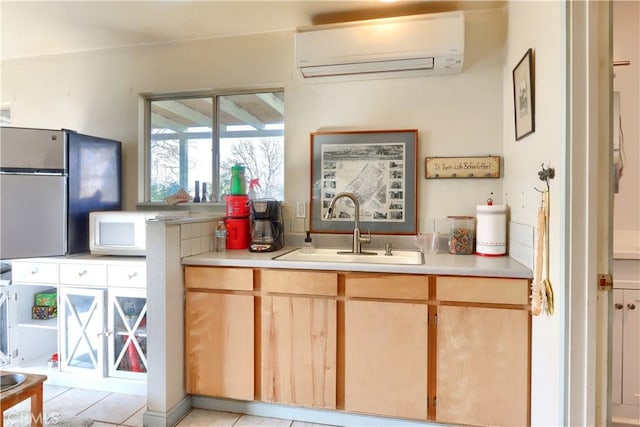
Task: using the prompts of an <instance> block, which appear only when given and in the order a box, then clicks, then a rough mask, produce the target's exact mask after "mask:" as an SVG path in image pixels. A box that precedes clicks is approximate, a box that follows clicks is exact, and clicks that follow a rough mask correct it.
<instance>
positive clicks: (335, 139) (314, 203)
mask: <svg viewBox="0 0 640 427" xmlns="http://www.w3.org/2000/svg"><path fill="white" fill-rule="evenodd" d="M417 140H418V131H417V130H415V129H413V130H390V131H350V132H317V133H312V134H311V213H310V231H312V232H315V233H318V232H325V233H351V232H353V228H354V220H355V208H354V205H353V203H352V202H351V200H349V199H348V198H346V197H343V198H340V199H338V200H336V204H335V207H334V216H333V218H332V219H326V213H327V208H328V206H329V204H330V202H331V200H332V199H333V198H334V197H335V196H336V195H337V194H339V193H341V192H349V193H353V194H355V195H356V196H357V199H358V200H359V205H360V218H359V219H360V230H361V231H362V232H363V233H367V231H369V230H370V231H371V234H415V233H416V206H417V204H416V182H417V173H416V171H417V163H416V158H417V157H416V154H417Z"/></svg>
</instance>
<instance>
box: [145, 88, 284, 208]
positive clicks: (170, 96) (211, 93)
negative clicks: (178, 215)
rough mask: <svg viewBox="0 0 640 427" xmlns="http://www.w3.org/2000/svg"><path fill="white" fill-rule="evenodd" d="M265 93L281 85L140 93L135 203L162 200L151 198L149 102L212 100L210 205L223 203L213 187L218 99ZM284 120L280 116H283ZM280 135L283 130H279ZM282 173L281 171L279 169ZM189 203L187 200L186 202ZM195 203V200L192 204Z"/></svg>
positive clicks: (217, 169) (216, 171) (217, 176)
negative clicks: (141, 118) (211, 193)
mask: <svg viewBox="0 0 640 427" xmlns="http://www.w3.org/2000/svg"><path fill="white" fill-rule="evenodd" d="M266 92H282V93H283V94H284V92H285V90H284V87H258V88H249V89H247V88H245V89H235V90H234V89H224V90H206V91H179V92H169V93H147V94H142V95H141V96H140V105H139V109H140V111H139V114H140V116H141V117H143V120H141V123H143V125H142V129H140V131H139V137H140V140H141V141H142V144H139V145H138V159H139V160H138V165H139V168H138V170H139V172H138V204H140V205H150V206H163V205H165V203H164V202H161V201H152V200H151V104H152V102H154V101H164V100H176V99H188V98H207V97H208V98H211V99H212V108H213V111H212V120H211V136H212V141H211V144H212V147H211V148H212V149H211V155H212V159H211V167H212V170H211V174H212V175H211V183H212V190H213V188H215V189H216V201H214V202H208V203H207V204H208V205H209V206H211V205H214V206H215V205H220V206H221V205H223V204H224V201H223V200H220V199H219V198H220V196H219V195H218V194H217V193H218V191H217V189H218V188H219V187H220V185H219V184H220V182H219V181H220V126H219V122H218V98H219V97H223V96H233V95H244V94H247V95H249V94H258V93H266ZM283 121H284V117H283ZM283 138H284V131H283ZM283 174H284V171H283ZM190 205H191V203H190ZM194 205H198V203H194Z"/></svg>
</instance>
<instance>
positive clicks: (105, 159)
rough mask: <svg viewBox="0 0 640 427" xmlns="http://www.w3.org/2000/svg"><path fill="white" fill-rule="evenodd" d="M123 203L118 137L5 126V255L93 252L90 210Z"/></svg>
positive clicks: (0, 162)
mask: <svg viewBox="0 0 640 427" xmlns="http://www.w3.org/2000/svg"><path fill="white" fill-rule="evenodd" d="M121 209H122V146H121V143H120V142H119V141H114V140H110V139H106V138H99V137H95V136H90V135H84V134H80V133H77V132H74V131H70V130H50V129H31V128H17V127H2V128H0V259H14V258H30V257H42V256H59V255H71V254H76V253H83V252H88V251H89V212H91V211H100V210H121Z"/></svg>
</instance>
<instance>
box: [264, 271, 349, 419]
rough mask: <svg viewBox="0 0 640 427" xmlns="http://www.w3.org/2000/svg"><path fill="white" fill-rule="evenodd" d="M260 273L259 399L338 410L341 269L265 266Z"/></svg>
mask: <svg viewBox="0 0 640 427" xmlns="http://www.w3.org/2000/svg"><path fill="white" fill-rule="evenodd" d="M259 277H260V279H259V283H260V289H261V292H262V297H261V303H260V310H261V334H260V353H261V364H260V371H261V372H260V378H261V387H260V399H261V400H263V401H267V402H275V403H287V404H295V405H300V406H312V407H322V408H330V409H335V407H336V340H337V303H336V298H335V297H336V295H337V290H338V279H337V278H338V275H337V273H321V272H303V271H273V270H262V271H260V273H259ZM280 293H284V294H280Z"/></svg>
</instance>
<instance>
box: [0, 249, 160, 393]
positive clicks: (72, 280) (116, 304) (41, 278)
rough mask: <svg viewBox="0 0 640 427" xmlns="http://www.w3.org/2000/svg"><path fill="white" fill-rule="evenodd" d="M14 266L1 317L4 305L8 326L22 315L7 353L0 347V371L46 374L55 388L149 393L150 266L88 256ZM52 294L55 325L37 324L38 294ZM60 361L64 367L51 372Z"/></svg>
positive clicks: (2, 295) (2, 294)
mask: <svg viewBox="0 0 640 427" xmlns="http://www.w3.org/2000/svg"><path fill="white" fill-rule="evenodd" d="M12 264H13V266H12V269H13V271H12V273H13V280H12V282H13V285H12V286H7V288H9V291H5V292H3V291H2V290H0V310H1V309H2V305H1V303H2V302H4V301H6V303H7V305H8V308H7V315H6V317H7V321H6V323H7V324H9V325H10V324H11V319H12V315H13V314H12V313H18V314H17V316H16V317H17V319H16V320H15V321H14V323H15V327H9V328H8V329H9V331H10V333H9V334H8V339H7V340H6V341H7V344H6V347H7V350H6V352H5V351H3V348H4V347H3V345H4V341H5V340H4V339H0V366H2V361H3V360H5V359H8V360H9V363H7V366H9V367H10V368H11V369H12V370H16V371H23V372H33V373H43V374H45V375H47V376H48V377H49V384H54V385H64V386H71V387H78V386H82V387H85V388H95V389H100V390H105V391H114V392H131V393H134V394H144V393H146V372H147V357H146V351H147V343H146V326H147V303H146V262H145V260H144V258H142V259H141V258H125V257H118V258H116V257H92V256H89V255H87V256H79V257H66V258H37V259H30V260H15V261H13V263H12ZM14 285H15V286H14ZM51 287H56V288H57V291H58V301H57V307H58V315H57V318H54V319H49V320H32V319H31V306H32V305H33V299H34V294H35V293H36V292H41V291H42V290H44V289H47V288H51ZM0 289H1V288H0ZM14 293H15V294H17V295H18V297H17V299H15V298H14V297H13V296H12V295H13V294H14ZM12 307H15V309H13V310H12ZM2 312H3V311H0V321H1V320H2V319H4V317H3V315H2ZM0 326H2V325H1V324H0ZM11 331H15V332H16V333H13V335H12V333H11ZM14 335H15V337H14ZM3 336H4V335H3ZM5 353H8V357H7V356H6V355H5V356H3V354H5ZM56 353H57V354H58V359H59V364H58V366H49V364H48V361H49V358H50V357H51V356H52V355H53V354H56ZM87 378H90V379H91V381H87Z"/></svg>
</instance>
